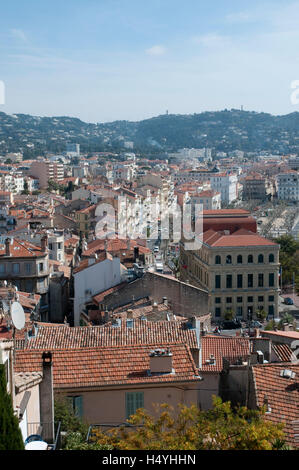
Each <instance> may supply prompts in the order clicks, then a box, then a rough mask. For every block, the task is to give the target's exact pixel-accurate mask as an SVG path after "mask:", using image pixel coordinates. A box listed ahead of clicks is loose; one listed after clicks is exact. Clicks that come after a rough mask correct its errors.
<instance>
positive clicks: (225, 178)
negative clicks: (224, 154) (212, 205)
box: [210, 173, 238, 204]
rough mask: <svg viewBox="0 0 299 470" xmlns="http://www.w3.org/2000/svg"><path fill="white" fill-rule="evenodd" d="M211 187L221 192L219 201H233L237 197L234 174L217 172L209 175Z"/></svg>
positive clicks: (236, 180)
mask: <svg viewBox="0 0 299 470" xmlns="http://www.w3.org/2000/svg"><path fill="white" fill-rule="evenodd" d="M210 183H211V189H213V190H214V191H217V192H219V193H220V194H221V201H222V202H225V203H228V204H229V203H230V202H233V201H235V200H236V199H237V197H238V192H237V184H238V178H237V176H236V175H230V174H227V173H217V174H215V175H213V176H211V177H210Z"/></svg>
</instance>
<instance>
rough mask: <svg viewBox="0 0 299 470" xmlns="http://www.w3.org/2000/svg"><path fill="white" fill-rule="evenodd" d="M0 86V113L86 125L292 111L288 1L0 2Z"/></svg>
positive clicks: (297, 41) (298, 45)
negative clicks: (227, 111)
mask: <svg viewBox="0 0 299 470" xmlns="http://www.w3.org/2000/svg"><path fill="white" fill-rule="evenodd" d="M0 80H2V81H4V82H5V85H6V104H5V105H2V106H1V105H0V111H4V112H7V113H28V114H34V115H46V116H53V115H55V116H61V115H69V116H75V117H79V118H81V119H83V120H85V121H90V122H105V121H112V120H116V119H129V120H140V119H144V118H148V117H152V116H155V115H158V114H163V113H164V112H165V111H166V110H169V112H170V113H194V112H201V111H205V110H219V109H224V108H240V106H241V105H243V106H244V109H247V110H255V111H266V112H271V113H273V114H286V113H288V112H293V111H299V105H292V104H291V101H290V95H291V92H292V90H291V82H292V81H293V80H299V1H287V0H283V1H282V0H268V1H263V0H258V1H257V0H251V1H248V0H247V1H246V2H245V1H243V0H237V1H235V0H225V1H224V0H210V1H208V0H204V1H201V0H184V1H183V0H180V1H178V0H59V1H58V0H51V1H50V0H38V1H37V0H26V1H24V0H10V1H9V2H1V8H0Z"/></svg>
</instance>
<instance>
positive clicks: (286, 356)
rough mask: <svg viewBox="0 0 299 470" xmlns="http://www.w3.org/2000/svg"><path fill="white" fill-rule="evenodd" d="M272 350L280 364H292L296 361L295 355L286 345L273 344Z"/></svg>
mask: <svg viewBox="0 0 299 470" xmlns="http://www.w3.org/2000/svg"><path fill="white" fill-rule="evenodd" d="M265 339H266V338H265ZM272 349H273V351H274V352H275V354H276V356H277V357H278V359H279V360H280V361H281V362H293V361H294V360H296V356H295V354H294V353H293V351H292V350H291V348H290V347H289V346H288V345H287V344H275V343H273V344H272Z"/></svg>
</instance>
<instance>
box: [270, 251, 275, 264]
mask: <svg viewBox="0 0 299 470" xmlns="http://www.w3.org/2000/svg"><path fill="white" fill-rule="evenodd" d="M269 263H274V255H273V253H270V255H269Z"/></svg>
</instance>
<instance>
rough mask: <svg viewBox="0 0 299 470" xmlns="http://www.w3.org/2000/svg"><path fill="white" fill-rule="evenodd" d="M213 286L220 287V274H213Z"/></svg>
mask: <svg viewBox="0 0 299 470" xmlns="http://www.w3.org/2000/svg"><path fill="white" fill-rule="evenodd" d="M215 287H216V289H221V276H220V275H219V274H216V276H215Z"/></svg>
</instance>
